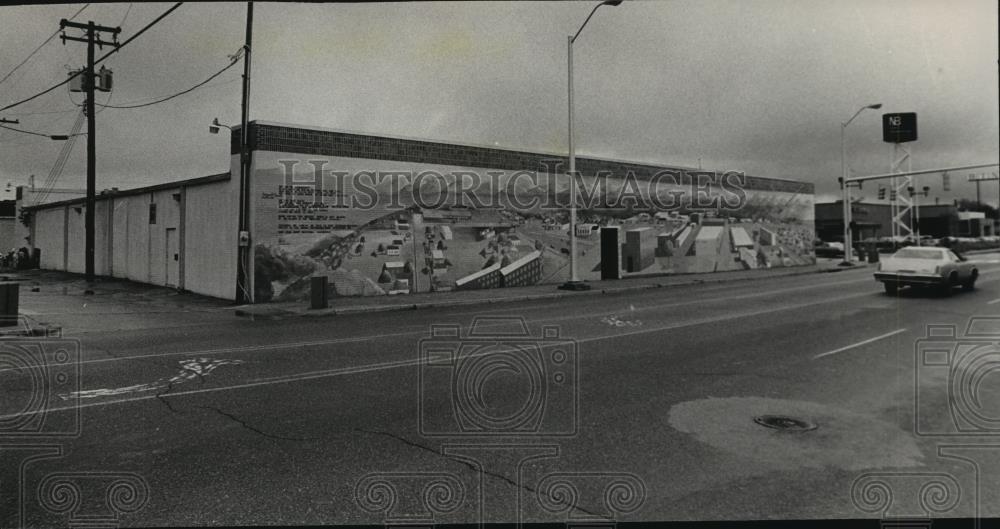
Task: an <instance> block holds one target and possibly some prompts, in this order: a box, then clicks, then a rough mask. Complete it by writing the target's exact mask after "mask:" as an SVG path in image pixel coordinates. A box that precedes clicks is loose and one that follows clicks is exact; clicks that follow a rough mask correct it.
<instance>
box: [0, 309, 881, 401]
mask: <svg viewBox="0 0 1000 529" xmlns="http://www.w3.org/2000/svg"><path fill="white" fill-rule="evenodd" d="M871 295H872V293H871V292H862V293H857V294H848V295H845V296H839V297H836V298H826V299H822V300H815V301H810V302H807V303H798V304H794V305H783V306H779V307H772V308H769V309H764V310H753V311H745V312H740V313H733V314H727V315H720V316H712V317H708V318H700V319H697V320H692V321H688V322H679V323H673V324H668V325H663V326H660V327H650V328H646V329H636V330H633V331H626V332H622V333H617V334H609V335H604V336H594V337H591V338H581V339H578V340H575V342H576V343H577V344H582V343H590V342H598V341H602V340H608V339H619V338H622V337H625V336H637V335H641V334H650V333H654V332H663V331H669V330H675V329H681V328H684V327H693V326H697V325H705V324H709V323H718V322H722V321H727V320H735V319H740V318H747V317H754V316H760V315H763V314H771V313H775V312H783V311H787V310H795V309H801V308H805V307H810V306H814V305H828V304H830V303H833V302H838V301H847V300H850V299H856V298H861V297H867V296H871ZM511 350H512V351H514V350H516V349H511ZM497 352H502V351H499V350H489V351H484V352H482V353H473V354H470V355H467V356H465V357H464V358H475V357H478V356H485V355H489V354H496V353H497ZM425 363H426V361H425V360H424V359H422V358H417V359H408V360H398V361H393V362H383V363H380V364H368V365H361V366H348V367H340V368H334V369H326V370H321V371H311V372H305V373H297V374H294V375H283V376H278V377H271V378H263V379H257V380H253V381H250V382H245V383H242V384H233V385H231V386H219V387H213V388H199V389H192V390H187V391H175V392H170V393H165V394H157V395H143V396H136V397H129V398H125V399H115V400H106V401H97V402H89V403H86V404H78V405H76V406H63V407H53V408H49V409H46V410H45V413H56V412H60V411H73V410H78V409H83V408H94V407H100V406H110V405H114V404H128V403H132V402H139V401H145V400H151V399H158V398H161V399H165V398H169V397H182V396H188V395H199V394H203V393H216V392H221V391H232V390H237V389H247V388H254V387H262V386H272V385H276V384H285V383H289V382H302V381H306V380H314V379H320V378H330V377H336V376H343V375H355V374H365V373H372V372H376V371H384V370H388V369H396V368H400V367H414V366H419V365H422V364H425ZM30 413H37V412H22V413H16V414H11V415H0V420H9V419H14V418H17V417H20V416H22V415H25V414H30Z"/></svg>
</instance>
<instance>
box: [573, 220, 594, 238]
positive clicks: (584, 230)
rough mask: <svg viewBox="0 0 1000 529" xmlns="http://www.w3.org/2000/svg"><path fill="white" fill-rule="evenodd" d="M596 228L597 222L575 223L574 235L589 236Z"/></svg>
mask: <svg viewBox="0 0 1000 529" xmlns="http://www.w3.org/2000/svg"><path fill="white" fill-rule="evenodd" d="M597 229H598V226H597V224H592V223H589V222H588V223H583V224H577V225H576V236H577V237H590V234H592V233H594V231H595V230H597Z"/></svg>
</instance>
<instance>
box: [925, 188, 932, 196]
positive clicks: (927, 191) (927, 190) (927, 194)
mask: <svg viewBox="0 0 1000 529" xmlns="http://www.w3.org/2000/svg"><path fill="white" fill-rule="evenodd" d="M930 192H931V186H924V196H925V197H926V196H929V195H930Z"/></svg>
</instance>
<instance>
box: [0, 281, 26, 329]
mask: <svg viewBox="0 0 1000 529" xmlns="http://www.w3.org/2000/svg"><path fill="white" fill-rule="evenodd" d="M20 287H21V284H20V283H6V282H5V283H0V327H10V326H11V325H17V314H18V312H17V311H18V308H17V306H18V302H19V301H20Z"/></svg>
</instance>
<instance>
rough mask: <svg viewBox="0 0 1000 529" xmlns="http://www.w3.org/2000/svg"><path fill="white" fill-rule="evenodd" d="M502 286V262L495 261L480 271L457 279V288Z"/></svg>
mask: <svg viewBox="0 0 1000 529" xmlns="http://www.w3.org/2000/svg"><path fill="white" fill-rule="evenodd" d="M500 286H501V279H500V263H493V264H492V265H490V266H487V267H486V268H483V269H482V270H480V271H478V272H473V273H471V274H469V275H467V276H465V277H463V278H460V279H458V280H457V281H455V290H475V289H479V288H499V287H500Z"/></svg>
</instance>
